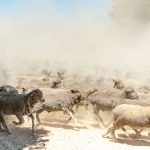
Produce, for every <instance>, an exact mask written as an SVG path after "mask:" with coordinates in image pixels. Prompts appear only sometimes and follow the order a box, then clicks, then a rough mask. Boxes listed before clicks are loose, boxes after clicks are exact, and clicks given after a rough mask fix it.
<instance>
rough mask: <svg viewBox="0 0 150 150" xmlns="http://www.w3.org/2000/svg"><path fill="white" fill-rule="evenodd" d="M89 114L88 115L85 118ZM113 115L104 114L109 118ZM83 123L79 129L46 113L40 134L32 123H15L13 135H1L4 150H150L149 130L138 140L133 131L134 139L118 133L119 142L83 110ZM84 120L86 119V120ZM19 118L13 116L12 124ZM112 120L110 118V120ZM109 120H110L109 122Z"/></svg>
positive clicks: (131, 132) (80, 113) (60, 116)
mask: <svg viewBox="0 0 150 150" xmlns="http://www.w3.org/2000/svg"><path fill="white" fill-rule="evenodd" d="M84 114H86V116H85V115H84ZM108 116H110V113H106V115H103V118H104V117H105V118H108ZM76 117H78V118H79V119H78V120H79V122H80V128H76V127H75V125H74V123H73V122H70V123H69V124H66V121H65V119H64V116H63V114H62V113H61V112H60V113H51V114H48V113H43V114H42V115H41V119H42V121H43V124H42V125H40V126H37V130H36V131H37V132H36V135H34V136H33V135H32V133H31V121H29V122H28V119H26V123H25V124H24V125H22V126H20V127H16V126H14V125H12V124H11V129H12V132H13V133H12V134H11V135H8V134H6V133H1V135H0V150H22V149H24V150H34V149H39V150H99V149H100V150H107V149H108V150H109V149H110V150H126V149H131V150H137V149H138V150H148V149H150V137H148V136H147V134H148V131H145V132H143V133H142V136H141V137H140V138H138V139H135V138H134V136H133V131H131V130H129V133H130V136H129V138H126V137H125V135H124V134H123V132H122V131H117V134H118V142H117V143H114V142H112V141H111V139H110V138H109V137H108V138H103V137H102V135H103V134H104V133H105V132H106V129H102V128H100V127H99V126H98V125H97V122H96V121H95V120H94V119H93V118H92V115H91V114H89V113H87V112H86V111H85V110H84V109H83V108H81V109H80V110H79V113H78V114H77V115H76ZM83 118H84V120H83ZM14 119H15V118H13V117H9V122H12V120H14ZM109 119H110V117H109ZM107 120H108V119H107Z"/></svg>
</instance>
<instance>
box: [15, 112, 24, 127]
mask: <svg viewBox="0 0 150 150" xmlns="http://www.w3.org/2000/svg"><path fill="white" fill-rule="evenodd" d="M16 117H17V118H18V120H19V122H16V121H13V124H15V125H21V124H23V123H24V118H23V116H22V114H20V113H17V114H16Z"/></svg>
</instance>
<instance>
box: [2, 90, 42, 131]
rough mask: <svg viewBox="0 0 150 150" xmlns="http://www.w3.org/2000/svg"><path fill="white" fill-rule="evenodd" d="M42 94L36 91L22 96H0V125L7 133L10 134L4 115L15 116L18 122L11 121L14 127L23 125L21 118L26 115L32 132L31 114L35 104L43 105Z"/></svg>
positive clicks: (8, 94) (7, 94)
mask: <svg viewBox="0 0 150 150" xmlns="http://www.w3.org/2000/svg"><path fill="white" fill-rule="evenodd" d="M43 102H44V100H43V93H42V91H41V90H39V89H36V90H33V91H31V92H30V93H28V94H27V95H24V94H10V93H2V94H0V123H1V126H3V127H4V128H5V129H6V131H7V133H11V130H10V128H9V126H8V125H7V123H6V120H5V115H16V117H17V118H18V120H19V122H16V121H13V123H14V124H15V125H21V124H23V123H24V119H23V116H24V115H28V116H30V117H31V119H32V131H33V132H34V116H33V112H34V110H35V108H36V106H37V104H40V103H43Z"/></svg>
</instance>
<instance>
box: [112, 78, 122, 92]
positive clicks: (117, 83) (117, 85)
mask: <svg viewBox="0 0 150 150" xmlns="http://www.w3.org/2000/svg"><path fill="white" fill-rule="evenodd" d="M112 80H113V82H114V88H116V89H120V90H122V89H124V87H125V86H124V83H123V82H122V81H121V80H114V79H112Z"/></svg>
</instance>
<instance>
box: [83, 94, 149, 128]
mask: <svg viewBox="0 0 150 150" xmlns="http://www.w3.org/2000/svg"><path fill="white" fill-rule="evenodd" d="M89 104H91V105H92V108H93V114H94V117H95V118H96V120H97V121H98V123H99V125H100V124H102V125H103V126H104V127H107V126H109V125H110V124H111V122H110V123H108V124H107V125H106V124H104V122H103V120H102V118H101V117H100V115H99V111H100V110H101V111H112V110H113V109H114V108H115V107H116V106H118V105H121V104H135V105H147V102H144V101H139V100H130V99H123V98H118V97H114V98H112V97H111V96H107V97H106V96H102V95H100V94H99V93H96V94H93V95H92V96H89V97H88V98H87V100H86V106H88V105H89Z"/></svg>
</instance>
